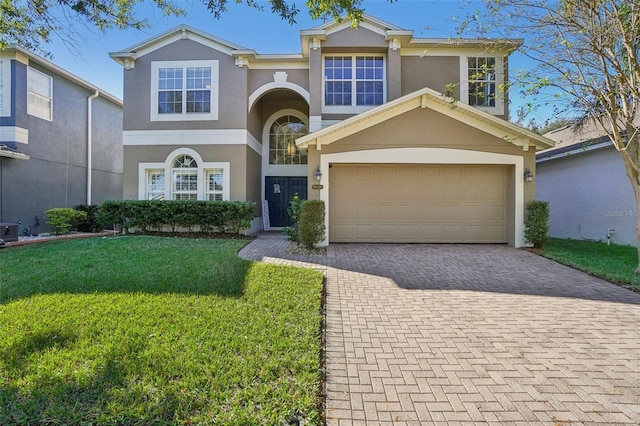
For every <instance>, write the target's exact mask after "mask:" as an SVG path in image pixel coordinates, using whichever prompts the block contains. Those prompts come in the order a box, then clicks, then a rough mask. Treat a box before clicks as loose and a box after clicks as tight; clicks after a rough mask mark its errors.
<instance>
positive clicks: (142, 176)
mask: <svg viewBox="0 0 640 426" xmlns="http://www.w3.org/2000/svg"><path fill="white" fill-rule="evenodd" d="M181 155H188V156H190V157H192V158H193V159H194V160H195V161H196V163H197V165H198V167H197V173H198V177H197V182H198V185H197V187H198V189H197V199H198V200H207V199H208V192H207V181H206V178H207V172H208V171H210V170H214V169H218V170H222V191H221V193H222V200H224V201H229V199H230V180H231V175H230V170H231V163H229V162H226V161H219V162H211V161H202V157H201V156H200V154H198V153H197V152H196V151H194V150H193V149H190V148H179V149H176V150H174V151H172V152H171V153H170V154H169V155H168V156H167V158H166V159H165V161H164V162H162V163H160V162H157V163H138V199H139V200H147V199H148V195H149V193H148V191H147V188H148V186H147V182H148V180H147V179H148V176H149V171H151V170H164V176H165V184H164V199H165V200H173V195H174V191H173V171H174V170H177V169H174V168H173V162H174V161H175V159H176V158H177V157H179V156H181Z"/></svg>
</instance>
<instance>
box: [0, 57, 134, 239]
mask: <svg viewBox="0 0 640 426" xmlns="http://www.w3.org/2000/svg"><path fill="white" fill-rule="evenodd" d="M13 64H14V66H13V71H14V72H13V73H12V80H13V81H14V83H15V87H14V93H13V96H12V103H13V104H14V105H15V111H16V116H15V118H16V124H15V125H17V126H19V127H22V128H25V129H28V131H29V140H28V144H18V145H19V146H18V150H19V151H20V152H21V153H24V154H27V155H29V156H30V158H29V159H28V160H18V159H11V158H2V165H1V166H0V167H1V170H0V174H1V178H0V221H21V222H22V223H23V225H24V226H32V225H35V223H34V221H35V216H36V215H37V216H38V217H40V218H41V226H40V227H39V229H38V231H39V232H43V231H47V230H49V229H50V228H49V227H48V226H47V225H46V223H45V220H44V219H42V217H43V215H44V212H45V211H47V210H49V209H51V208H55V207H71V208H72V207H74V206H76V205H78V204H86V203H87V152H88V151H87V141H88V134H87V130H88V129H87V98H88V97H89V96H91V95H93V94H94V92H93V91H92V90H89V89H88V88H86V87H84V86H81V85H79V84H78V83H76V82H74V81H73V80H71V79H69V78H67V77H65V76H62V75H60V74H58V73H56V72H54V71H53V70H51V69H48V68H47V67H43V66H41V65H39V64H37V63H36V62H34V61H30V66H31V67H32V68H34V69H37V70H39V71H41V72H42V73H44V74H46V75H48V76H50V77H51V78H52V79H53V100H52V108H53V110H52V117H53V119H52V121H48V120H44V119H41V118H38V117H34V116H30V115H28V114H27V66H26V65H25V64H23V63H20V62H16V61H13ZM92 106H93V114H92V133H93V138H92V139H93V144H92V146H93V155H92V159H93V165H92V171H93V172H92V200H91V202H92V203H93V204H97V203H100V202H102V201H104V199H106V198H116V199H119V198H121V197H122V173H123V172H122V167H123V158H122V107H121V106H120V105H119V104H118V103H114V102H113V101H112V100H108V99H106V98H104V97H102V96H100V97H98V98H96V99H94V100H93V101H92ZM34 231H35V229H34Z"/></svg>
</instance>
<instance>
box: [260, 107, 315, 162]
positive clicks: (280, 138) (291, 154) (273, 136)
mask: <svg viewBox="0 0 640 426" xmlns="http://www.w3.org/2000/svg"><path fill="white" fill-rule="evenodd" d="M307 133H308V131H307V126H306V125H305V124H304V123H303V122H302V120H300V119H299V118H297V117H294V116H291V115H286V116H283V117H281V118H279V119H277V120H276V121H274V122H273V124H272V125H271V129H270V130H269V164H307V153H306V152H302V151H300V150H299V149H298V148H297V147H296V139H297V138H299V137H302V136H304V135H306V134H307Z"/></svg>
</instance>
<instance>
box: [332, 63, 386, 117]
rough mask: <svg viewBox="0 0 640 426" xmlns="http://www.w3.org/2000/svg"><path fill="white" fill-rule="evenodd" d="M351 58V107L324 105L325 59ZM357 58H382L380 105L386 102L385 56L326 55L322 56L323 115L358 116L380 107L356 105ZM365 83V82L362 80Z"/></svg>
mask: <svg viewBox="0 0 640 426" xmlns="http://www.w3.org/2000/svg"><path fill="white" fill-rule="evenodd" d="M336 56H341V57H348V56H350V57H351V60H352V65H351V66H352V74H351V94H352V98H351V105H350V106H349V105H326V104H325V91H326V85H325V81H326V80H325V78H324V76H325V69H324V66H325V58H328V57H336ZM358 56H373V57H381V58H382V74H383V75H382V104H380V105H383V104H385V103H386V102H387V56H386V55H384V54H381V53H327V54H324V55H322V112H323V113H325V114H359V113H361V112H365V111H368V110H370V109H372V108H375V107H377V106H380V105H357V104H356V102H357V92H356V86H357V82H358V79H357V78H356V57H358ZM364 81H367V80H364Z"/></svg>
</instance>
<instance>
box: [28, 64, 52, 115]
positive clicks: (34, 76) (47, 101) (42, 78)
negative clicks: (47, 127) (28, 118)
mask: <svg viewBox="0 0 640 426" xmlns="http://www.w3.org/2000/svg"><path fill="white" fill-rule="evenodd" d="M52 104H53V78H51V77H50V76H48V75H46V74H44V73H42V72H40V71H38V70H36V69H34V68H31V67H27V114H29V115H33V116H34V117H38V118H42V119H44V120H49V121H51V120H52V119H53V116H52V109H53V108H52Z"/></svg>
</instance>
